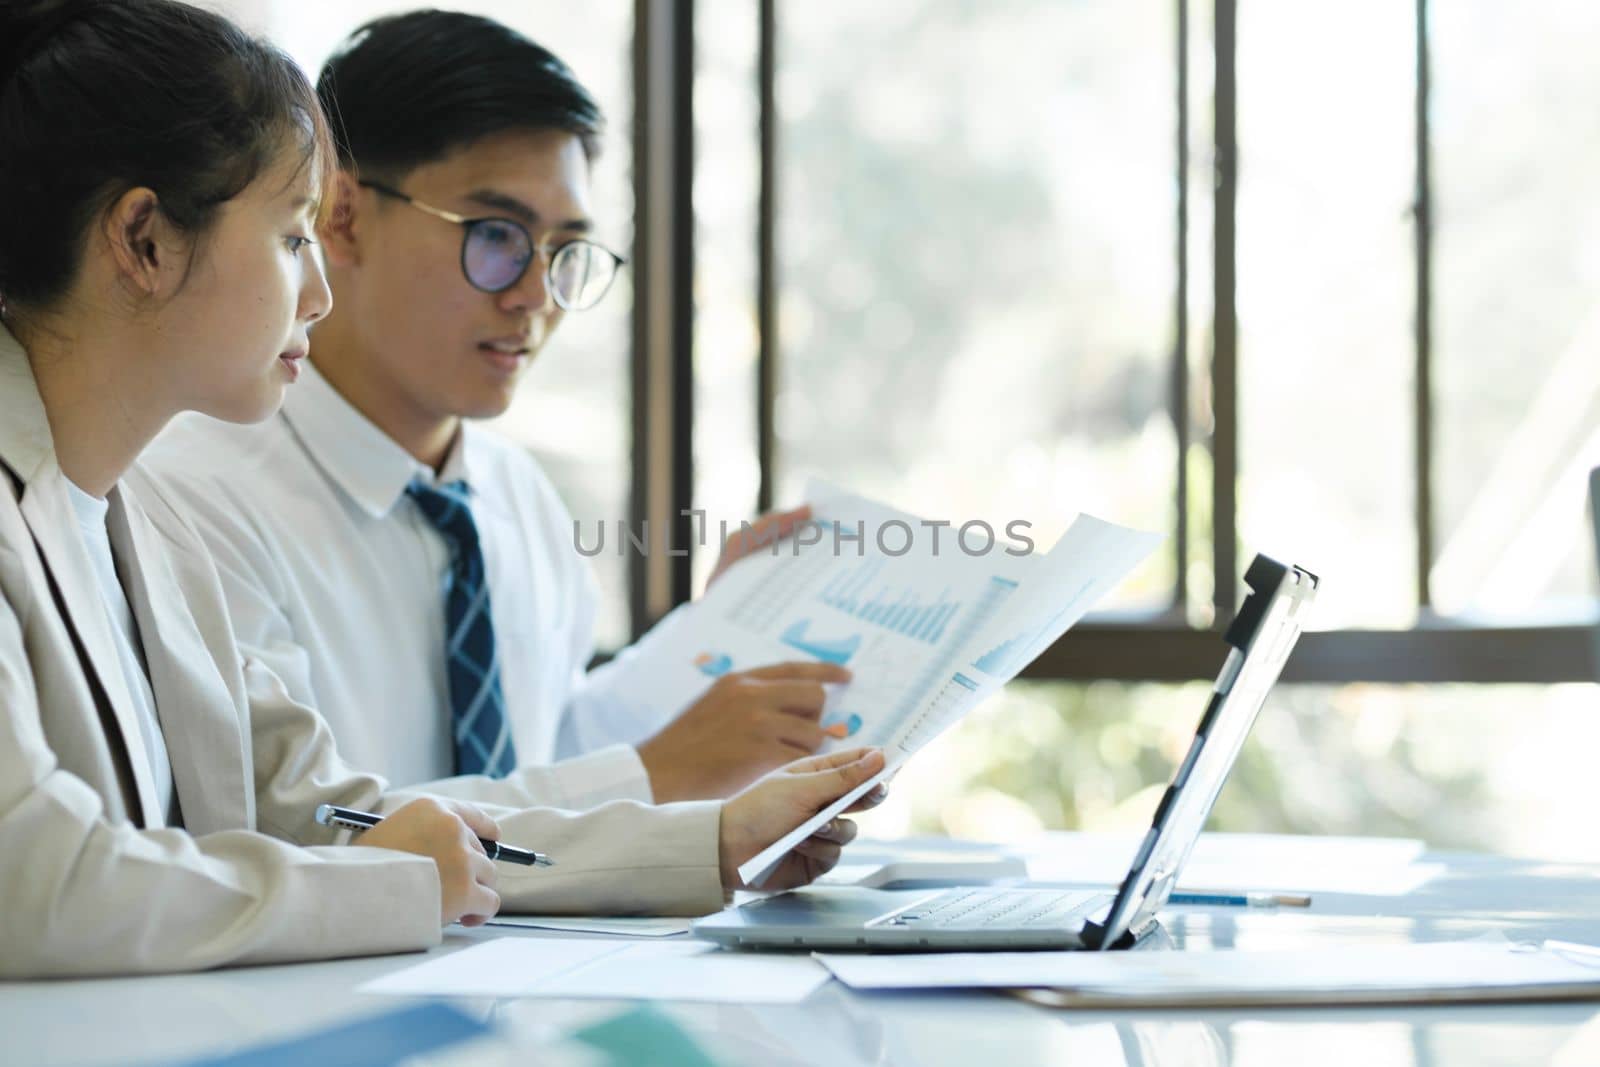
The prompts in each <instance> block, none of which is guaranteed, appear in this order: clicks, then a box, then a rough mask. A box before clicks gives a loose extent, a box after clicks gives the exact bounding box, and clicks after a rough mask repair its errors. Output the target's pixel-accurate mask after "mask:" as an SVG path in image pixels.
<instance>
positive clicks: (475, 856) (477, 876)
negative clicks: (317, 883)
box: [354, 797, 500, 926]
mask: <svg viewBox="0 0 1600 1067" xmlns="http://www.w3.org/2000/svg"><path fill="white" fill-rule="evenodd" d="M480 837H482V838H484V839H485V840H488V841H498V840H499V839H500V825H499V824H498V823H496V822H495V821H494V820H493V819H491V818H490V817H489V816H488V815H486V814H485V813H484V812H483V811H482V810H480V809H479V808H476V807H474V806H473V805H471V804H465V803H462V802H461V801H458V800H445V799H442V798H435V797H423V798H422V799H420V800H413V801H412V802H411V803H409V804H407V805H405V806H404V807H402V808H400V809H399V810H398V811H396V812H395V813H394V814H393V815H390V816H388V817H386V818H385V819H384V820H383V821H382V822H381V823H379V824H378V825H377V826H374V827H373V828H372V829H370V830H367V831H365V832H364V833H362V834H360V835H359V836H358V837H357V838H356V839H355V842H354V843H355V844H357V845H366V846H369V847H371V848H392V849H395V850H397V851H400V852H411V853H415V854H416V855H418V856H427V857H428V858H429V859H431V860H433V863H434V866H436V867H437V868H438V869H439V904H440V906H439V919H440V922H441V923H443V924H444V925H446V926H448V925H450V924H451V923H453V922H456V921H458V920H459V921H460V923H461V925H462V926H481V925H482V924H483V923H484V922H486V921H488V919H489V918H490V917H492V916H493V915H494V913H495V912H497V911H499V910H500V894H499V893H496V892H495V889H494V886H495V870H494V861H493V860H491V859H490V858H489V856H488V854H487V853H485V852H484V851H483V845H482V844H481V843H479V841H478V838H480Z"/></svg>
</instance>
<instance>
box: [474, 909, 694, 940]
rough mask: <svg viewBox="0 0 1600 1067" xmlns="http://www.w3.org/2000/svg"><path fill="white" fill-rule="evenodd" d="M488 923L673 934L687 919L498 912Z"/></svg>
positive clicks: (682, 929)
mask: <svg viewBox="0 0 1600 1067" xmlns="http://www.w3.org/2000/svg"><path fill="white" fill-rule="evenodd" d="M488 925H490V926H521V927H525V928H527V929H531V930H564V931H567V932H569V933H575V934H607V935H609V936H611V937H676V936H677V935H679V934H686V933H688V932H689V920H688V919H658V918H654V917H638V916H623V917H620V918H573V917H571V916H567V915H506V914H505V913H503V912H502V913H501V914H499V915H496V916H495V917H494V918H492V919H490V920H489V923H488Z"/></svg>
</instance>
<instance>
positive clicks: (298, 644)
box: [150, 11, 848, 809]
mask: <svg viewBox="0 0 1600 1067" xmlns="http://www.w3.org/2000/svg"><path fill="white" fill-rule="evenodd" d="M318 92H319V93H320V95H321V97H322V100H323V103H324V105H325V107H326V109H327V112H328V114H329V115H330V116H332V117H333V125H334V128H335V132H336V134H337V135H338V140H339V147H340V155H341V173H340V176H339V179H338V182H337V189H336V190H334V192H333V195H334V207H333V211H332V217H331V220H330V221H329V222H328V223H327V224H325V225H324V226H323V227H321V229H320V230H319V237H320V239H321V243H322V250H323V254H324V258H325V260H326V263H327V267H328V276H329V282H330V284H331V287H332V290H333V295H334V310H333V311H332V313H331V315H330V316H329V317H328V319H327V320H326V321H325V322H323V323H321V324H319V326H318V328H317V331H316V335H315V338H314V341H313V347H312V353H311V364H312V365H311V366H309V367H307V368H306V370H305V373H304V374H303V375H302V377H301V381H300V382H299V384H298V385H296V387H295V388H294V389H293V390H291V392H290V396H289V399H288V401H287V403H286V404H285V407H284V410H283V411H282V412H281V413H280V414H279V415H278V416H277V417H275V418H274V419H272V420H270V421H269V422H267V423H265V424H262V425H261V426H259V427H248V428H241V427H235V426H224V425H221V424H216V423H211V422H200V421H187V422H185V421H180V422H178V423H175V424H174V425H173V426H172V427H171V428H170V429H169V431H168V432H167V434H166V435H164V438H163V440H162V441H161V442H160V443H159V444H158V446H157V447H156V449H155V451H154V455H153V458H152V460H151V463H150V466H151V467H152V468H153V469H154V471H155V473H156V475H157V476H158V478H159V479H160V481H161V482H162V483H163V484H164V485H165V486H166V487H167V488H168V489H169V490H170V491H172V492H175V493H177V494H179V495H181V496H182V497H183V498H184V499H185V500H186V501H187V503H188V504H189V506H190V507H191V508H192V509H193V512H194V515H195V518H196V522H197V525H198V526H199V527H200V530H201V533H202V535H203V536H204V537H205V539H206V540H207V542H208V543H209V544H210V545H211V547H212V548H213V550H214V552H215V553H216V554H217V556H218V558H219V559H220V560H221V562H222V570H223V572H224V573H223V579H224V585H225V589H226V593H227V599H228V603H229V611H230V614H231V617H232V622H233V626H234V629H235V631H236V637H237V639H238V641H239V643H240V646H241V647H242V648H243V650H244V651H245V653H246V654H247V655H249V656H251V657H252V658H255V659H258V660H260V661H262V662H263V663H265V664H266V665H267V666H269V667H271V668H272V669H273V671H274V672H275V673H277V674H278V675H279V676H280V677H282V678H283V679H284V680H285V682H286V684H287V685H288V687H289V689H290V693H291V695H292V696H294V697H295V698H297V699H299V700H302V701H304V702H306V703H309V704H312V705H313V706H316V707H318V708H320V709H321V710H322V711H323V712H324V714H325V715H326V716H327V718H328V720H329V722H330V724H331V725H332V728H333V732H334V736H335V738H336V739H337V741H338V744H339V748H340V751H341V753H342V754H343V755H344V756H345V757H346V758H347V759H349V760H350V761H351V762H352V763H354V764H355V765H357V766H361V767H365V768H369V769H371V770H374V771H377V772H379V773H381V774H384V775H385V776H387V777H388V778H390V780H391V781H394V782H395V783H397V784H400V785H413V784H416V783H421V782H428V783H429V788H430V789H431V790H434V791H443V792H447V793H451V794H453V795H457V796H464V797H467V798H469V799H474V800H481V801H490V802H498V801H501V800H514V801H515V802H517V803H526V802H527V798H528V796H529V795H530V794H531V795H532V796H534V797H536V798H538V799H540V800H541V801H542V802H544V803H548V804H552V805H555V806H559V807H566V808H573V809H584V808H588V807H591V806H593V805H595V804H598V803H601V802H603V801H606V800H610V799H616V798H632V799H639V800H645V801H656V802H663V801H671V800H687V799H699V798H713V797H722V796H728V795H730V794H732V793H733V792H735V791H737V790H738V789H740V788H742V787H743V786H745V785H746V784H748V783H749V782H750V781H752V780H754V779H755V778H756V777H757V776H759V775H760V774H762V773H764V772H766V771H768V770H771V769H773V768H775V767H777V766H780V765H782V764H785V763H787V762H789V761H790V760H792V759H794V758H795V757H797V756H801V755H804V754H806V753H809V752H812V751H814V750H815V749H816V748H817V746H818V745H820V743H821V740H822V736H823V735H822V733H821V731H820V729H819V727H818V724H817V718H818V716H819V715H820V713H821V709H822V702H823V698H824V689H823V686H824V683H828V682H837V681H843V680H845V679H847V678H848V674H847V673H846V672H844V671H842V670H841V669H838V668H834V667H831V666H829V665H826V664H816V663H794V664H777V665H773V666H771V667H767V668H764V669H761V670H756V671H750V672H746V673H743V674H737V675H730V676H727V677H725V678H723V679H721V680H719V682H718V684H717V685H715V686H714V687H713V688H712V689H711V691H710V692H709V693H708V694H707V696H706V697H705V698H704V699H702V700H701V701H699V702H698V703H696V704H695V705H693V706H691V707H690V708H688V709H686V710H684V711H683V712H682V714H681V715H679V716H678V717H677V718H676V719H674V720H673V721H670V722H666V723H665V724H664V725H663V722H662V720H663V718H664V717H665V716H664V715H663V714H662V713H661V712H660V711H656V710H652V709H641V708H633V707H626V706H622V705H621V704H620V702H618V701H615V700H608V699H607V698H606V695H605V692H604V690H605V686H604V685H603V684H597V683H596V681H595V680H594V679H589V678H586V677H585V670H586V666H587V664H588V662H589V660H590V658H591V656H592V654H593V651H594V646H593V640H592V629H593V621H594V616H595V609H596V594H595V590H594V583H593V578H592V576H591V573H590V571H589V569H588V566H587V564H586V562H585V561H584V560H583V558H582V557H581V556H580V555H579V553H578V552H577V550H576V547H575V546H574V544H573V541H572V528H573V527H572V522H571V519H570V516H569V515H568V513H567V511H566V508H565V507H564V506H563V505H562V503H561V501H560V499H559V498H558V497H557V495H556V493H555V491H554V489H553V488H552V487H551V485H550V483H549V481H548V480H547V479H546V477H545V475H544V473H543V472H542V471H541V470H540V468H539V465H538V464H537V463H536V462H535V461H534V459H533V458H532V457H531V456H529V455H528V454H527V453H526V452H525V451H524V450H522V449H521V448H518V447H516V446H513V445H512V444H510V443H508V442H505V441H503V440H501V439H499V438H497V437H495V436H494V435H492V434H491V433H489V432H487V431H486V430H484V429H483V428H482V427H479V426H476V425H473V424H472V422H471V421H470V420H474V419H482V418H489V417H493V416H495V415H499V414H500V413H502V412H503V411H505V410H506V408H507V407H508V406H509V405H510V403H511V399H512V394H513V392H514V391H515V389H516V387H517V384H518V382H519V380H520V379H521V377H522V375H523V374H524V372H525V371H526V370H527V368H528V366H529V364H530V363H531V362H532V360H533V358H534V357H535V356H536V355H537V354H538V353H539V351H540V350H541V349H542V348H543V346H544V345H545V343H546V342H547V341H548V340H549V339H550V337H551V335H552V334H553V333H554V332H555V330H556V328H557V327H558V326H559V325H560V323H561V321H562V318H563V316H564V314H565V313H566V311H568V310H575V311H576V310H582V309H584V308H587V307H590V306H592V305H593V303H594V302H595V301H597V300H598V299H599V298H600V297H601V296H603V295H604V293H605V290H606V288H607V287H608V286H609V283H610V281H611V279H612V276H613V274H614V272H615V270H616V267H617V263H618V260H617V257H615V256H614V255H613V254H612V253H611V252H609V251H608V250H606V249H604V248H603V247H601V246H599V245H598V244H595V243H593V242H592V241H591V239H590V234H591V231H592V228H593V223H592V221H591V218H590V211H589V206H588V190H589V167H590V164H591V162H592V160H593V159H594V156H595V150H596V145H597V140H598V137H599V133H600V130H601V116H600V111H599V108H598V106H597V105H596V104H595V102H594V100H593V99H592V98H591V97H590V95H589V93H588V92H587V91H585V89H584V88H583V87H582V86H581V85H579V84H578V82H577V81H576V80H575V79H574V78H573V76H572V74H571V72H570V71H569V70H568V69H567V68H566V67H565V66H564V65H563V64H562V63H561V61H560V60H558V59H557V58H556V57H555V56H553V55H551V54H550V53H549V52H548V51H546V50H545V49H544V48H542V47H540V46H539V45H537V44H535V43H533V42H532V41H529V40H528V39H526V38H525V37H523V36H521V35H519V34H517V33H516V32H514V31H512V30H510V29H508V28H507V27H505V26H502V25H500V24H498V23H495V22H493V21H490V20H488V19H484V18H480V17H477V16H473V15H467V14H459V13H450V12H441V11H418V12H413V13H410V14H405V15H398V16H393V17H388V18H383V19H379V20H376V21H374V22H372V23H369V24H368V25H366V26H364V27H362V28H361V29H360V30H358V31H357V32H356V33H355V34H354V35H353V36H352V37H351V38H350V40H349V41H348V42H347V44H346V46H345V47H344V48H343V49H342V50H341V51H339V52H338V53H336V54H335V55H334V56H333V58H331V59H330V60H329V61H328V63H327V65H326V66H325V67H324V69H323V71H322V75H321V78H320V80H319V83H318ZM795 518H796V514H790V515H785V516H771V517H768V519H766V520H764V521H765V522H766V523H767V524H768V526H769V527H771V528H781V527H783V526H785V525H786V524H790V523H792V522H793V521H794V519H795ZM601 673H603V672H601ZM557 760H559V761H560V762H553V761H557ZM507 775H511V776H512V780H511V781H507V782H504V783H502V782H500V781H498V779H501V778H503V777H505V776H507ZM452 776H465V777H459V778H454V779H453V780H451V781H447V782H441V781H438V780H439V779H446V778H451V777H452ZM502 792H504V793H505V794H506V795H505V796H502V795H501V794H502Z"/></svg>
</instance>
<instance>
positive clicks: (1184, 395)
mask: <svg viewBox="0 0 1600 1067" xmlns="http://www.w3.org/2000/svg"><path fill="white" fill-rule="evenodd" d="M768 2H770V0H768ZM1175 3H1176V5H1177V14H1178V34H1177V36H1178V78H1177V83H1178V84H1177V106H1178V158H1177V170H1178V240H1177V249H1176V253H1177V256H1178V285H1177V290H1178V291H1177V297H1176V301H1177V303H1176V307H1175V308H1174V312H1175V315H1174V318H1173V339H1172V428H1173V436H1174V438H1175V439H1176V440H1177V443H1178V500H1177V506H1178V514H1177V519H1178V523H1177V536H1176V537H1175V538H1174V540H1175V541H1176V544H1174V546H1173V551H1174V553H1175V554H1176V556H1177V564H1178V565H1177V577H1176V579H1175V581H1174V583H1173V592H1172V607H1173V611H1174V614H1175V615H1177V617H1179V618H1182V617H1183V615H1184V609H1185V606H1186V605H1187V603H1188V583H1187V582H1186V581H1185V579H1184V575H1185V574H1186V573H1187V571H1188V568H1189V455H1188V453H1189V0H1175Z"/></svg>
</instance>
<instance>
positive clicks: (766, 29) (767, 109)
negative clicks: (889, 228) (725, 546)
mask: <svg viewBox="0 0 1600 1067" xmlns="http://www.w3.org/2000/svg"><path fill="white" fill-rule="evenodd" d="M760 20H761V21H760V45H759V51H758V55H757V61H756V79H757V83H758V88H757V91H758V94H759V97H760V118H759V127H760V142H761V164H760V165H761V176H760V182H761V188H760V193H759V198H758V201H757V206H756V212H757V219H756V328H757V331H758V333H759V334H760V340H759V346H760V347H759V349H758V350H757V356H756V458H757V462H758V464H759V469H760V472H761V483H760V488H759V489H758V490H757V494H756V509H757V510H758V511H768V510H770V509H771V508H772V502H773V500H774V499H775V497H776V495H777V486H776V478H777V470H776V467H775V464H776V462H777V457H776V455H775V452H776V447H775V446H776V441H777V432H776V427H775V425H774V423H773V415H774V408H775V403H776V396H777V388H778V381H777V377H778V308H777V263H776V261H775V259H774V257H773V249H774V242H775V240H776V236H777V234H776V228H777V184H778V173H777V127H778V106H777V94H776V91H775V89H774V85H775V83H776V81H777V36H778V26H777V21H778V13H777V3H776V0H761V12H760Z"/></svg>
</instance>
